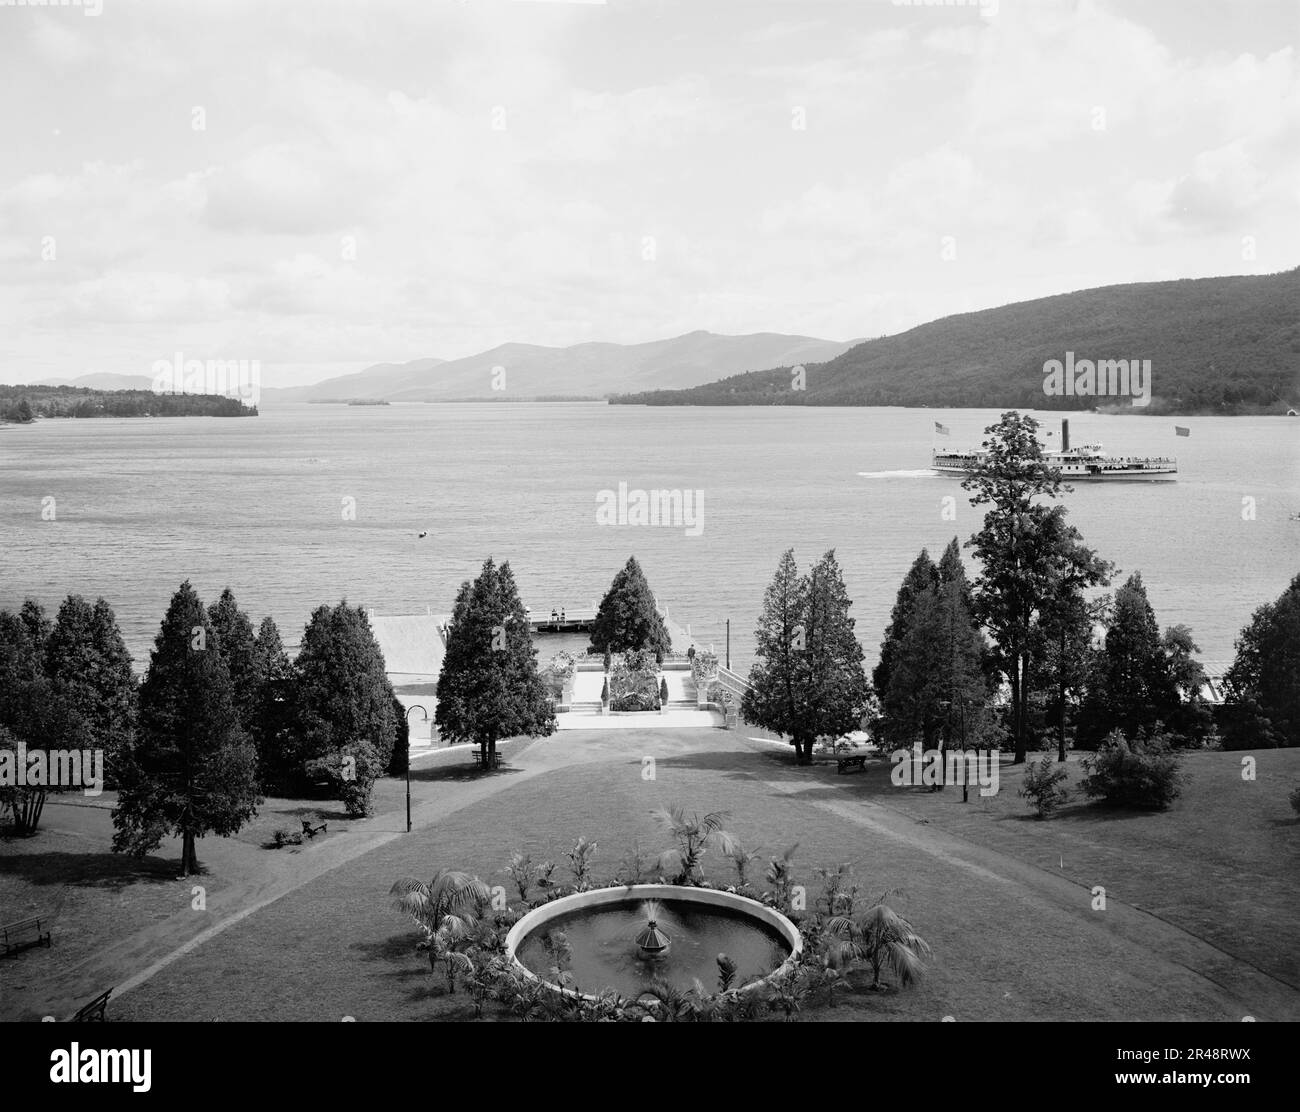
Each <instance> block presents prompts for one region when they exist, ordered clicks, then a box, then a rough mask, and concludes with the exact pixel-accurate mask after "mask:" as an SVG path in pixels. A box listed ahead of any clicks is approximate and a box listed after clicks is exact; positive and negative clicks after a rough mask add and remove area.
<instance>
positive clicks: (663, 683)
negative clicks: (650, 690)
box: [659, 680, 668, 707]
mask: <svg viewBox="0 0 1300 1112" xmlns="http://www.w3.org/2000/svg"><path fill="white" fill-rule="evenodd" d="M659 705H660V706H661V707H666V706H667V705H668V681H667V680H660V681H659Z"/></svg>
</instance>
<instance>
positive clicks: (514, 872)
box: [506, 853, 541, 903]
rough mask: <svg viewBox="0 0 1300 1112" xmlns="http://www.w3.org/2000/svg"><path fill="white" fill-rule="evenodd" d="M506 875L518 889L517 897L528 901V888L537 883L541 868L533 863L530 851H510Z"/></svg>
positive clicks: (525, 901)
mask: <svg viewBox="0 0 1300 1112" xmlns="http://www.w3.org/2000/svg"><path fill="white" fill-rule="evenodd" d="M506 875H507V876H509V877H510V879H511V880H512V881H513V882H514V885H515V887H516V888H518V889H519V898H520V899H521V900H523V902H524V903H527V902H528V890H529V889H530V888H531V887H532V886H533V885H534V884H536V883H537V881H538V878H539V877H540V876H541V868H540V867H539V866H538V865H537V864H535V863H534V861H533V856H532V854H531V853H512V854H511V855H510V864H509V865H507V866H506Z"/></svg>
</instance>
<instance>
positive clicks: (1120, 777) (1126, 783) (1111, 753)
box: [1080, 730, 1183, 811]
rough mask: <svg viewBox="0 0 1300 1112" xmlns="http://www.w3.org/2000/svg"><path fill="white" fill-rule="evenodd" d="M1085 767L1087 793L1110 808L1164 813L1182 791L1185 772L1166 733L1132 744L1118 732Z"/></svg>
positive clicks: (1111, 736) (1141, 739) (1083, 786)
mask: <svg viewBox="0 0 1300 1112" xmlns="http://www.w3.org/2000/svg"><path fill="white" fill-rule="evenodd" d="M1083 766H1084V768H1085V769H1086V770H1087V772H1088V775H1087V776H1086V777H1084V779H1083V781H1082V783H1081V784H1080V786H1081V787H1082V788H1083V791H1084V793H1085V794H1086V795H1087V796H1088V797H1089V798H1090V799H1097V800H1100V801H1101V802H1102V803H1104V804H1106V805H1107V806H1110V807H1132V808H1136V809H1139V810H1148V811H1163V810H1165V809H1166V808H1167V807H1168V806H1169V805H1170V804H1171V803H1173V801H1174V800H1175V799H1177V798H1178V794H1179V792H1181V791H1182V780H1183V773H1182V771H1181V770H1180V769H1179V767H1178V758H1177V757H1176V756H1174V754H1173V753H1172V752H1171V751H1170V745H1169V742H1168V740H1167V739H1166V737H1165V735H1164V734H1163V733H1159V732H1157V733H1155V734H1153V735H1152V736H1151V737H1150V738H1146V739H1143V738H1141V737H1139V738H1137V739H1136V740H1135V741H1133V742H1131V743H1130V742H1129V741H1128V740H1127V739H1126V738H1125V737H1124V735H1123V734H1122V733H1121V732H1120V731H1118V730H1114V731H1112V732H1111V733H1110V735H1109V736H1107V737H1106V739H1105V740H1104V741H1103V742H1102V743H1101V746H1100V747H1099V748H1098V750H1097V753H1096V755H1095V756H1094V757H1091V758H1085V760H1084V762H1083Z"/></svg>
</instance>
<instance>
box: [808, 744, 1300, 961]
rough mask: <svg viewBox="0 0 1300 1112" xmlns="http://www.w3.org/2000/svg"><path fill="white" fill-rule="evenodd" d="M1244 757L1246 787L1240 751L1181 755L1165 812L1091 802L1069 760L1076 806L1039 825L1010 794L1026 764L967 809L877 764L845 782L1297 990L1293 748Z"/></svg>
mask: <svg viewBox="0 0 1300 1112" xmlns="http://www.w3.org/2000/svg"><path fill="white" fill-rule="evenodd" d="M1082 755H1085V754H1081V756H1082ZM1251 755H1252V756H1254V758H1255V761H1256V767H1255V779H1254V780H1243V779H1242V775H1241V774H1242V758H1243V756H1246V754H1243V753H1205V752H1196V753H1189V754H1187V755H1186V756H1185V757H1184V759H1183V768H1184V769H1185V770H1186V772H1187V774H1188V778H1187V781H1186V783H1185V784H1184V785H1183V791H1182V795H1181V796H1180V797H1179V799H1178V800H1177V801H1176V802H1175V803H1174V805H1173V807H1171V808H1170V810H1168V811H1166V812H1161V813H1142V812H1127V811H1114V810H1107V809H1104V808H1100V807H1097V806H1094V805H1092V804H1090V803H1089V802H1088V800H1087V798H1086V797H1085V796H1084V795H1083V793H1082V792H1081V791H1080V790H1079V789H1078V783H1079V781H1080V779H1082V777H1083V776H1084V775H1085V772H1084V770H1083V768H1082V766H1081V765H1080V763H1079V761H1078V760H1077V759H1076V758H1075V756H1073V755H1072V756H1071V759H1070V760H1069V762H1067V769H1068V771H1069V774H1070V778H1069V781H1068V785H1069V787H1070V788H1071V794H1072V798H1071V800H1070V802H1069V803H1067V804H1066V805H1065V806H1064V807H1062V808H1061V809H1060V810H1059V811H1058V812H1057V813H1056V814H1055V815H1054V816H1053V817H1051V818H1049V819H1046V820H1040V819H1038V818H1037V817H1036V816H1035V814H1034V812H1033V811H1032V809H1031V808H1030V806H1029V804H1028V801H1027V800H1025V799H1023V798H1021V796H1020V795H1019V794H1018V793H1019V791H1020V787H1021V784H1022V783H1023V780H1024V772H1025V767H1026V766H1025V765H1019V766H1015V765H1010V764H1003V765H1002V766H1001V769H1000V784H999V791H998V793H997V795H994V796H989V797H981V796H980V795H979V793H978V791H977V790H976V788H975V787H974V786H973V785H972V787H971V791H970V802H968V803H962V801H961V788H960V787H956V786H950V787H947V788H945V789H944V790H943V791H942V792H930V791H929V790H928V789H925V788H898V787H895V786H894V785H893V784H892V783H890V779H889V768H890V766H889V764H888V763H887V762H885V761H880V762H873V763H872V764H871V765H870V766H869V768H868V770H867V772H866V773H865V774H857V775H856V776H854V777H852V781H853V785H852V788H851V789H850V790H851V791H852V792H853V793H854V795H856V796H859V797H861V798H865V799H870V800H871V801H872V802H873V803H879V804H883V805H885V806H889V807H893V808H896V809H897V810H899V811H901V812H903V813H905V814H908V815H910V816H912V817H913V818H915V819H917V820H920V821H924V822H926V823H933V824H935V825H937V826H939V827H941V828H942V829H944V830H947V831H952V832H954V833H957V834H959V835H961V836H962V837H963V838H967V839H969V840H971V841H973V842H976V843H978V844H980V845H984V846H989V847H991V848H994V849H996V850H998V851H1000V852H1002V853H1005V854H1008V855H1010V856H1013V857H1016V858H1018V859H1020V860H1022V861H1025V862H1027V863H1029V864H1032V865H1034V866H1036V867H1038V868H1040V869H1044V870H1047V871H1050V872H1052V873H1057V874H1060V875H1063V876H1066V877H1069V878H1070V879H1072V880H1075V881H1077V882H1078V883H1080V884H1083V885H1086V886H1087V887H1088V888H1091V887H1092V886H1093V885H1101V886H1103V887H1105V889H1106V892H1107V894H1108V896H1110V897H1113V898H1115V899H1119V900H1124V901H1125V902H1127V903H1130V904H1133V905H1135V906H1137V907H1140V908H1142V909H1143V910H1145V911H1149V912H1151V913H1152V914H1153V915H1157V916H1159V917H1160V918H1161V919H1164V920H1166V921H1168V922H1170V923H1173V924H1175V925H1177V926H1179V927H1182V928H1183V929H1184V930H1187V931H1189V932H1191V933H1192V934H1195V935H1197V936H1198V937H1201V938H1204V939H1206V940H1208V941H1210V942H1212V943H1214V945H1216V946H1218V947H1220V948H1221V949H1222V950H1224V951H1225V952H1226V953H1229V954H1232V955H1234V956H1236V957H1238V958H1241V959H1242V960H1244V961H1247V962H1250V963H1251V964H1253V965H1256V966H1258V967H1259V968H1261V969H1264V970H1266V971H1268V972H1269V973H1271V974H1273V975H1274V976H1276V977H1280V978H1282V979H1283V980H1286V981H1288V982H1290V983H1291V984H1293V985H1297V986H1300V896H1298V895H1297V891H1296V881H1297V871H1296V870H1297V862H1300V818H1297V816H1296V813H1295V811H1294V810H1292V808H1291V805H1290V803H1289V802H1288V799H1287V796H1288V794H1289V793H1290V792H1291V791H1292V790H1293V789H1294V788H1295V787H1296V786H1297V785H1300V750H1294V749H1262V750H1258V751H1256V752H1255V753H1253V754H1251ZM1031 759H1032V760H1035V761H1036V760H1039V759H1041V754H1039V755H1031ZM832 772H833V769H832ZM839 779H840V781H841V782H843V781H845V780H848V779H850V777H847V776H843V777H840V778H839ZM1229 834H1230V836H1225V835H1229Z"/></svg>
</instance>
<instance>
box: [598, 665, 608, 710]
mask: <svg viewBox="0 0 1300 1112" xmlns="http://www.w3.org/2000/svg"><path fill="white" fill-rule="evenodd" d="M606 667H608V665H606ZM600 701H601V702H602V703H608V702H609V680H605V682H604V683H602V684H601V685H600Z"/></svg>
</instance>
